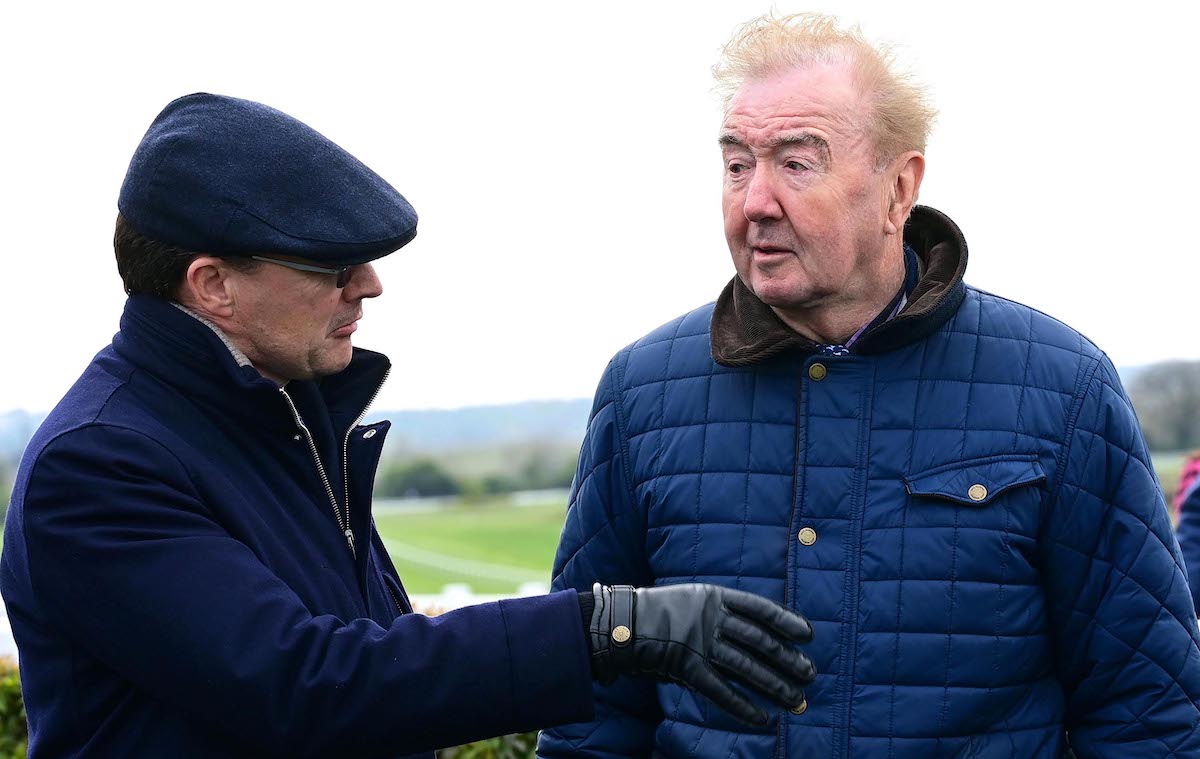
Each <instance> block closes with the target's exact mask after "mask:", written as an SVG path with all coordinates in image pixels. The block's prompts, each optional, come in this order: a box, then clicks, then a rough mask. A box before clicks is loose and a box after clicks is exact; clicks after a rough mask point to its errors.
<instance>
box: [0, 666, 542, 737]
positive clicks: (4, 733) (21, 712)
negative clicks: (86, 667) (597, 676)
mask: <svg viewBox="0 0 1200 759" xmlns="http://www.w3.org/2000/svg"><path fill="white" fill-rule="evenodd" d="M536 742H537V733H525V734H523V735H506V736H503V737H501V738H489V739H488V740H485V741H476V742H475V743H469V744H467V745H466V746H458V747H456V748H448V749H444V750H442V751H439V752H438V756H439V757H442V758H443V759H525V757H532V756H533V750H534V746H535V744H536ZM28 743H29V726H28V724H27V723H26V722H25V702H24V700H22V698H21V679H20V677H18V675H17V665H16V662H14V661H13V660H12V659H9V658H7V657H0V759H25V752H26V746H27V745H28Z"/></svg>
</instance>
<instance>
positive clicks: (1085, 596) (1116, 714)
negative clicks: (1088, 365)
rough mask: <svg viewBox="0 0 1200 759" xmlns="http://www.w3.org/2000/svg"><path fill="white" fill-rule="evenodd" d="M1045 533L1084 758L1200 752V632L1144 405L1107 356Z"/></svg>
mask: <svg viewBox="0 0 1200 759" xmlns="http://www.w3.org/2000/svg"><path fill="white" fill-rule="evenodd" d="M1069 434H1070V437H1069V439H1068V447H1067V453H1066V456H1065V458H1064V460H1062V461H1061V462H1060V466H1059V479H1058V484H1057V486H1056V493H1055V498H1054V499H1053V500H1052V501H1051V503H1050V505H1049V508H1048V510H1047V514H1046V517H1045V521H1044V522H1043V525H1042V536H1041V540H1040V541H1039V545H1040V548H1039V550H1040V552H1041V557H1040V559H1041V563H1042V566H1043V569H1044V577H1045V580H1044V582H1045V586H1046V593H1047V600H1048V604H1049V608H1050V615H1051V625H1052V630H1053V634H1054V637H1055V642H1056V648H1057V652H1058V657H1057V658H1058V673H1059V678H1060V680H1061V682H1062V685H1063V690H1064V693H1065V696H1066V714H1067V725H1066V726H1067V733H1068V737H1069V739H1070V742H1071V745H1072V747H1073V749H1074V751H1075V753H1076V755H1077V756H1078V757H1079V758H1080V759H1092V758H1093V757H1105V758H1111V759H1118V758H1120V757H1134V756H1136V757H1183V756H1188V757H1192V756H1197V755H1200V753H1198V752H1200V724H1198V723H1200V707H1198V706H1197V702H1198V700H1200V645H1198V644H1200V632H1198V631H1197V627H1196V615H1195V611H1194V609H1193V607H1192V599H1191V594H1190V591H1189V589H1188V584H1187V576H1186V573H1185V571H1184V567H1183V559H1182V557H1181V555H1180V551H1179V546H1178V544H1177V543H1176V541H1175V536H1174V533H1173V532H1172V529H1171V521H1170V518H1169V516H1168V514H1167V508H1166V503H1165V501H1164V499H1163V494H1162V490H1161V489H1160V487H1159V484H1158V480H1157V478H1156V477H1155V474H1154V471H1153V469H1152V468H1151V465H1150V457H1149V453H1148V451H1147V449H1146V443H1145V441H1144V440H1143V439H1142V435H1141V431H1140V429H1139V427H1138V423H1137V419H1136V417H1135V416H1134V413H1133V408H1132V406H1131V405H1130V403H1129V399H1128V398H1127V397H1126V395H1125V392H1124V390H1123V389H1122V388H1121V384H1120V381H1119V379H1118V378H1117V373H1116V370H1115V369H1114V368H1113V366H1112V364H1111V363H1110V362H1109V361H1108V359H1107V358H1101V359H1100V361H1099V364H1098V365H1097V366H1096V367H1095V369H1094V373H1093V374H1092V376H1091V378H1090V380H1089V382H1088V383H1087V385H1086V389H1085V390H1084V392H1083V393H1082V395H1081V396H1080V397H1079V398H1077V400H1076V411H1075V422H1074V425H1073V426H1072V427H1071V428H1070V432H1069Z"/></svg>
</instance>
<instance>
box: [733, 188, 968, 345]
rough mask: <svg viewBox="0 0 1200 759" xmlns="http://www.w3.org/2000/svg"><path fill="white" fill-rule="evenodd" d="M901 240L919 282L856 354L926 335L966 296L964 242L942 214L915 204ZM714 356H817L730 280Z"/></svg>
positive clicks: (743, 287)
mask: <svg viewBox="0 0 1200 759" xmlns="http://www.w3.org/2000/svg"><path fill="white" fill-rule="evenodd" d="M904 241H905V242H906V243H908V244H909V245H911V246H912V248H913V249H914V250H915V251H916V252H917V257H918V258H919V259H920V260H921V264H922V266H921V268H922V269H923V271H922V274H921V279H920V281H919V282H918V283H917V287H916V289H915V290H914V291H913V293H912V296H911V297H910V298H909V301H908V305H906V306H905V307H904V310H903V311H901V312H900V313H899V314H898V315H897V316H896V317H895V318H894V319H891V320H889V321H886V322H884V323H882V324H879V325H877V326H875V327H873V328H871V329H870V330H869V331H867V332H866V333H865V334H864V335H863V336H862V337H860V338H859V339H858V341H857V342H856V343H855V345H854V349H853V352H854V353H862V354H873V353H884V352H887V351H890V350H894V349H896V348H899V347H900V346H902V345H907V344H908V343H911V342H914V341H916V340H919V339H921V338H923V337H925V336H926V335H929V334H930V333H932V332H933V331H934V330H936V329H937V328H938V327H940V326H942V324H943V323H945V321H946V320H947V319H949V318H950V317H951V316H952V315H953V314H954V312H955V311H956V310H957V309H958V306H959V304H960V303H962V299H963V296H964V295H965V294H966V286H965V285H964V284H963V274H964V272H965V271H966V269H967V241H966V239H964V238H963V235H962V232H961V231H960V230H959V228H958V225H956V224H955V223H954V222H953V221H951V219H950V217H949V216H946V215H945V214H943V213H942V212H941V211H937V210H935V209H933V208H929V207H928V206H915V207H914V208H913V210H912V213H911V214H909V217H908V223H907V224H905V226H904ZM711 333H712V356H713V360H715V361H716V362H717V363H718V364H721V365H723V366H731V367H737V366H750V365H751V364H755V363H758V362H759V361H763V360H765V359H767V358H770V357H771V356H774V355H776V354H778V353H782V352H783V351H787V350H796V351H800V352H802V353H817V352H818V351H819V350H820V346H818V344H817V343H815V342H813V341H812V340H809V339H808V338H806V337H802V336H801V335H798V334H797V333H796V332H794V331H793V330H792V329H791V328H790V327H788V326H787V325H786V324H784V323H783V321H782V320H781V319H780V318H779V317H778V316H776V315H775V312H774V311H772V310H771V307H770V306H768V305H767V304H765V303H763V302H762V301H761V300H759V299H758V297H757V296H755V295H754V293H752V292H751V291H750V289H749V288H748V287H746V285H745V284H744V283H743V282H742V280H741V278H740V277H736V276H735V277H734V278H733V279H732V280H731V281H730V283H729V284H728V285H726V286H725V289H724V290H723V291H722V292H721V295H720V297H719V298H717V304H716V307H715V308H714V309H713V315H712V330H711Z"/></svg>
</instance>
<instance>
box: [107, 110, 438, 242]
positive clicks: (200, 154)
mask: <svg viewBox="0 0 1200 759" xmlns="http://www.w3.org/2000/svg"><path fill="white" fill-rule="evenodd" d="M117 206H118V208H120V209H121V214H122V216H124V217H125V220H126V221H127V222H129V223H130V224H131V225H132V226H133V228H134V229H136V230H137V231H138V232H140V233H141V234H142V235H144V236H146V237H149V238H152V239H154V240H157V241H159V242H162V243H166V244H168V245H173V246H175V247H178V248H183V249H184V250H191V251H195V252H198V253H210V254H213V255H249V254H254V253H262V254H268V253H276V254H286V255H292V256H297V257H300V258H306V259H310V260H312V261H316V262H320V263H324V264H329V265H334V266H349V265H351V264H360V263H365V262H367V261H371V260H374V259H376V258H379V257H380V256H385V255H387V254H388V253H391V252H392V251H394V250H396V249H397V248H399V247H401V246H402V245H404V244H406V243H408V241H410V240H412V238H413V237H414V236H415V235H416V234H417V213H416V211H414V210H413V207H412V206H411V205H410V204H409V202H408V201H407V200H405V199H404V196H402V195H401V194H400V193H398V192H396V190H395V189H394V188H393V187H392V186H391V185H389V184H388V183H387V182H385V181H383V179H382V178H381V177H380V176H379V175H378V174H376V173H375V172H373V171H371V170H370V169H368V168H367V167H366V166H364V165H363V164H362V163H361V162H360V161H359V160H358V159H357V158H355V157H354V156H352V155H350V154H349V153H347V152H346V151H345V150H342V149H341V148H340V147H338V146H337V145H335V144H334V143H333V142H331V141H330V140H328V139H327V138H325V137H324V136H323V135H321V134H319V133H318V132H317V131H316V130H314V129H312V128H311V127H309V126H307V125H305V124H303V123H301V122H299V121H297V120H296V119H294V118H292V117H291V116H288V115H287V114H286V113H282V112H280V111H277V110H275V109H274V108H269V107H267V106H265V105H262V104H260V103H254V102H251V101H249V100H239V99H237V98H231V97H224V96H221V95H209V94H207V93H197V94H194V95H187V96H185V97H181V98H179V99H178V100H175V101H174V102H172V103H171V104H170V105H168V106H167V107H166V108H165V109H163V112H162V113H160V114H159V115H158V118H156V119H155V120H154V123H153V124H151V125H150V129H149V131H147V132H146V136H145V137H143V138H142V142H141V144H140V145H138V149H137V151H136V152H135V153H134V154H133V160H132V161H131V162H130V164H129V171H128V172H127V173H126V174H125V182H124V183H123V184H122V185H121V195H120V198H119V199H118V201H117Z"/></svg>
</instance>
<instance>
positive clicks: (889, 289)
mask: <svg viewBox="0 0 1200 759" xmlns="http://www.w3.org/2000/svg"><path fill="white" fill-rule="evenodd" d="M904 273H905V272H904V248H903V243H902V242H901V241H900V240H897V245H896V247H895V248H894V249H891V248H889V249H888V251H887V254H886V255H884V256H883V257H882V258H881V261H880V267H879V269H878V270H876V271H874V272H872V273H871V276H870V277H867V278H866V280H865V281H864V282H863V284H862V285H861V286H860V287H857V288H852V289H851V290H849V291H847V292H844V293H840V294H838V295H835V296H832V297H828V298H822V299H820V300H818V301H816V302H814V303H812V304H806V305H804V306H800V307H792V308H781V307H776V306H771V310H772V311H774V312H775V315H776V316H778V317H779V319H780V320H781V321H782V322H783V323H784V324H786V325H787V326H788V327H790V328H791V329H792V330H793V331H794V332H796V333H797V334H798V335H800V336H802V337H806V338H808V339H809V340H812V341H813V342H816V343H823V344H827V345H828V344H837V343H842V342H845V341H846V340H848V339H849V338H850V337H851V336H852V335H853V334H854V333H855V332H857V331H858V330H859V328H861V327H862V326H863V325H864V324H867V323H868V322H870V321H871V320H872V319H874V318H875V316H876V315H877V314H879V312H880V311H882V310H883V309H884V308H885V307H886V306H887V305H888V304H889V303H891V302H892V299H893V298H894V297H896V292H897V291H898V290H899V289H900V286H901V285H902V284H903V283H904Z"/></svg>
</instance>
